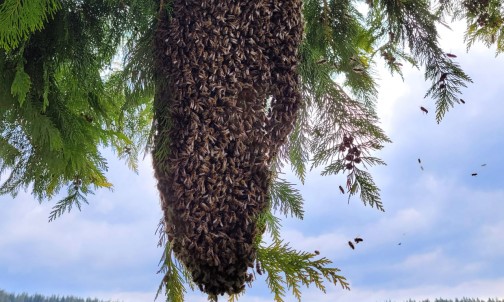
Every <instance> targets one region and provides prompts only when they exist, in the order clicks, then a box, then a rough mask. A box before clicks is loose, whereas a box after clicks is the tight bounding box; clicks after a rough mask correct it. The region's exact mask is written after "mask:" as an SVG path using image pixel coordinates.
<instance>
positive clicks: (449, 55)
mask: <svg viewBox="0 0 504 302" xmlns="http://www.w3.org/2000/svg"><path fill="white" fill-rule="evenodd" d="M446 56H447V57H448V58H456V57H457V56H456V55H454V54H452V53H449V52H448V53H446Z"/></svg>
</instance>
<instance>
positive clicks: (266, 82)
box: [153, 0, 303, 295]
mask: <svg viewBox="0 0 504 302" xmlns="http://www.w3.org/2000/svg"><path fill="white" fill-rule="evenodd" d="M171 5H172V8H173V14H172V16H171V18H168V17H167V16H164V18H162V19H163V20H161V21H160V24H159V26H158V28H157V32H156V48H157V49H164V52H163V53H157V54H156V60H157V62H156V68H157V70H156V77H157V87H158V91H157V92H156V102H155V107H156V108H155V109H156V123H157V126H156V127H157V132H156V137H155V140H156V144H155V148H154V156H153V159H154V168H155V176H156V178H157V180H158V189H159V191H160V197H161V205H162V209H163V211H164V218H165V231H166V232H167V235H168V240H169V241H170V243H171V246H172V248H173V251H174V253H175V254H176V256H177V257H178V259H179V260H181V261H182V263H183V264H184V265H185V267H186V268H187V269H188V271H189V272H190V273H191V274H192V278H193V280H194V282H195V283H196V284H197V285H198V286H199V288H200V290H202V291H203V292H206V293H208V294H210V295H219V294H224V293H228V294H234V293H239V292H241V291H242V290H243V289H244V287H245V283H246V282H250V281H251V280H252V277H253V276H252V274H250V273H248V268H253V267H254V261H255V260H256V259H255V258H256V251H255V249H254V246H253V240H254V238H255V237H256V236H257V235H259V233H260V230H258V227H257V223H256V221H257V218H258V216H259V215H260V214H261V213H262V212H263V211H264V209H265V208H266V207H267V205H268V202H269V201H268V198H267V193H268V187H269V183H270V178H271V176H270V166H271V163H272V160H273V159H274V157H275V155H276V154H277V153H278V152H279V148H280V146H281V145H282V144H283V143H284V142H285V140H286V138H287V135H288V134H289V132H290V131H291V130H292V128H293V126H294V123H295V119H296V114H297V111H298V108H299V106H300V101H301V95H300V92H299V76H298V73H297V71H296V67H297V65H298V60H299V58H298V46H299V44H300V42H301V36H302V28H303V24H302V20H301V0H294V1H283V0H259V1H234V0H205V1H200V0H183V1H182V0H174V1H172V3H171ZM267 108H268V109H269V110H267ZM256 265H257V261H256Z"/></svg>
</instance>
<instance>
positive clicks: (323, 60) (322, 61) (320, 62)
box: [317, 59, 327, 64]
mask: <svg viewBox="0 0 504 302" xmlns="http://www.w3.org/2000/svg"><path fill="white" fill-rule="evenodd" d="M326 62H327V59H321V60H318V61H317V64H324V63H326Z"/></svg>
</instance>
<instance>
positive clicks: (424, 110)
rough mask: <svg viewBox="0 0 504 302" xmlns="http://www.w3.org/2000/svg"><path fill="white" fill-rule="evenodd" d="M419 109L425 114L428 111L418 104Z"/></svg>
mask: <svg viewBox="0 0 504 302" xmlns="http://www.w3.org/2000/svg"><path fill="white" fill-rule="evenodd" d="M420 110H422V111H423V112H425V114H427V113H429V111H428V110H427V109H425V107H422V106H420Z"/></svg>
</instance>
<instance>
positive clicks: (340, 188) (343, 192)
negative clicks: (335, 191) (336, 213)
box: [339, 186, 345, 194]
mask: <svg viewBox="0 0 504 302" xmlns="http://www.w3.org/2000/svg"><path fill="white" fill-rule="evenodd" d="M339 190H340V191H341V194H345V189H343V187H342V186H339Z"/></svg>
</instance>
